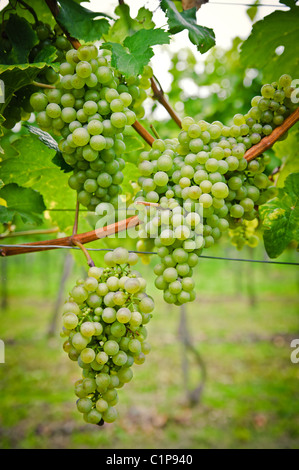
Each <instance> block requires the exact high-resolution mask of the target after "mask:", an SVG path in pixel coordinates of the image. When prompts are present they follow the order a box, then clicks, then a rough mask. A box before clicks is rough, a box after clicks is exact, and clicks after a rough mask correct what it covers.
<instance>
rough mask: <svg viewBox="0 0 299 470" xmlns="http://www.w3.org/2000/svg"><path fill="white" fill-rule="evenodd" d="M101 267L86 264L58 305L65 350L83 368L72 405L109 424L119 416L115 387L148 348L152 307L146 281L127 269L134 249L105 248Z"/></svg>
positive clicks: (95, 421)
mask: <svg viewBox="0 0 299 470" xmlns="http://www.w3.org/2000/svg"><path fill="white" fill-rule="evenodd" d="M104 261H105V263H106V265H107V267H106V268H98V267H91V268H90V269H89V271H88V276H87V278H86V279H84V280H79V281H78V282H77V284H76V286H75V287H74V288H73V289H72V290H71V292H70V296H69V298H68V300H67V302H66V303H65V304H64V306H63V318H62V321H63V332H62V336H67V337H68V338H67V339H66V341H65V342H64V344H63V349H64V351H65V352H66V353H67V354H68V356H69V358H70V359H71V360H72V361H77V362H78V365H79V366H80V367H81V368H82V379H80V380H78V381H77V382H76V383H75V394H76V396H77V397H78V399H77V408H78V410H79V412H81V413H83V418H84V420H85V421H86V422H88V423H93V424H103V422H107V423H112V422H113V421H115V419H116V418H117V416H118V413H117V409H116V408H115V405H116V404H117V403H118V393H117V390H118V389H119V388H121V387H123V386H124V385H125V384H126V383H128V382H129V381H130V380H131V379H132V377H133V372H132V369H131V366H132V365H133V364H143V363H144V361H145V357H146V355H147V354H148V353H149V352H150V349H151V347H150V344H149V343H148V342H147V341H146V338H147V329H146V326H145V325H146V324H147V323H148V322H149V321H150V319H151V317H152V314H151V312H152V311H153V309H154V301H153V299H152V298H151V297H150V296H149V295H147V294H146V292H145V289H146V281H145V279H144V278H143V277H142V276H141V274H140V273H139V272H138V271H135V270H133V269H132V266H133V265H135V264H136V263H137V261H138V256H137V255H136V254H135V253H129V252H128V251H127V250H126V249H124V248H122V247H119V248H116V249H115V250H113V251H111V252H108V253H107V254H106V255H105V257H104Z"/></svg>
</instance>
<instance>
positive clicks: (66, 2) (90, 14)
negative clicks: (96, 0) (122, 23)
mask: <svg viewBox="0 0 299 470" xmlns="http://www.w3.org/2000/svg"><path fill="white" fill-rule="evenodd" d="M59 3H60V10H59V14H58V16H57V20H58V22H59V23H60V24H61V25H62V26H63V27H64V28H65V29H66V30H67V31H68V32H69V33H70V35H71V36H73V37H75V38H77V39H79V40H84V41H86V42H87V41H96V40H99V39H101V37H102V35H103V34H106V33H107V32H108V30H109V27H110V24H109V21H108V19H107V18H110V16H108V15H106V14H105V13H100V12H94V11H91V10H88V9H87V8H84V7H82V6H81V5H80V4H79V3H76V2H74V1H73V0H61V1H60V2H59ZM98 16H105V17H107V18H100V19H95V18H96V17H98Z"/></svg>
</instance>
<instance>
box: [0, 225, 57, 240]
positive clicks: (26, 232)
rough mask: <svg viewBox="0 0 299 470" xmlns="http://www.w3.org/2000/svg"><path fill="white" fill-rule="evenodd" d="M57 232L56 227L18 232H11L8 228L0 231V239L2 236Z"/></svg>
mask: <svg viewBox="0 0 299 470" xmlns="http://www.w3.org/2000/svg"><path fill="white" fill-rule="evenodd" d="M57 232H59V228H58V227H53V228H46V229H41V230H23V231H20V232H12V231H10V230H7V231H6V232H4V233H1V235H0V240H2V239H3V238H9V237H23V236H27V235H43V234H48V233H57Z"/></svg>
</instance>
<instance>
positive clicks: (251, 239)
mask: <svg viewBox="0 0 299 470" xmlns="http://www.w3.org/2000/svg"><path fill="white" fill-rule="evenodd" d="M258 227H259V221H258V219H254V220H243V222H242V223H241V224H240V225H239V226H238V227H236V228H235V229H234V230H230V231H229V235H230V237H231V243H232V245H234V246H235V247H236V248H237V249H238V250H241V249H242V248H243V246H245V245H248V246H249V247H250V248H255V247H256V246H257V245H258V244H259V241H260V238H259V236H258V235H257V229H258Z"/></svg>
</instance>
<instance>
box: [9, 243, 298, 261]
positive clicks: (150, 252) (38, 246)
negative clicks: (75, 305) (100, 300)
mask: <svg viewBox="0 0 299 470" xmlns="http://www.w3.org/2000/svg"><path fill="white" fill-rule="evenodd" d="M12 247H16V248H29V249H30V248H32V249H35V248H47V250H48V249H49V248H53V249H54V248H62V249H67V250H80V249H81V248H80V247H78V246H68V245H32V246H30V245H19V244H18V245H17V244H13V245H2V244H0V249H1V248H12ZM86 250H88V251H113V250H114V248H87V247H86ZM128 251H129V252H130V253H137V254H140V255H156V254H157V252H156V251H138V250H128ZM199 258H203V259H216V260H223V261H241V262H248V263H264V264H280V265H290V266H299V263H294V262H290V261H270V260H256V259H245V258H227V257H222V256H207V255H200V256H199Z"/></svg>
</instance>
